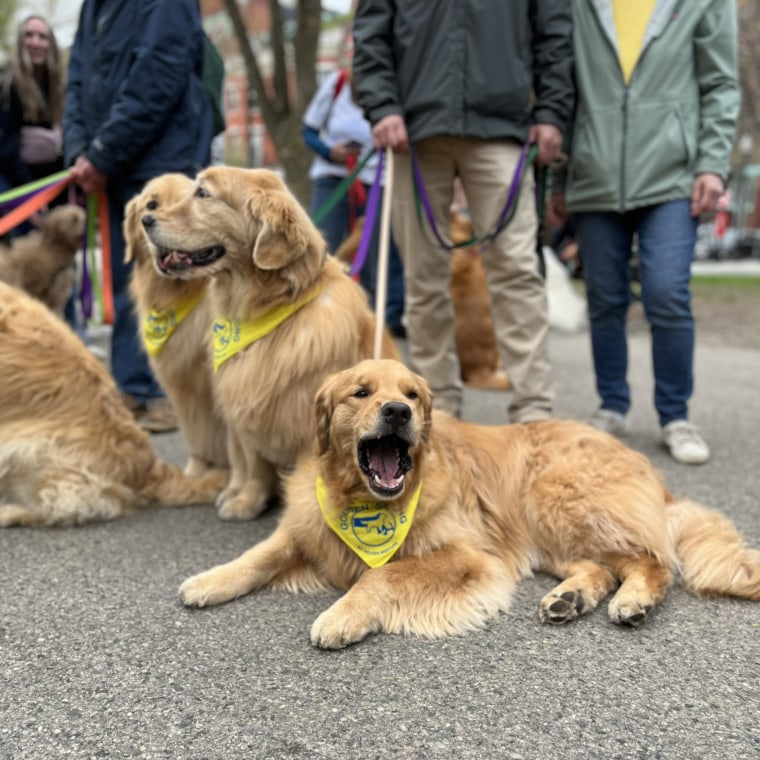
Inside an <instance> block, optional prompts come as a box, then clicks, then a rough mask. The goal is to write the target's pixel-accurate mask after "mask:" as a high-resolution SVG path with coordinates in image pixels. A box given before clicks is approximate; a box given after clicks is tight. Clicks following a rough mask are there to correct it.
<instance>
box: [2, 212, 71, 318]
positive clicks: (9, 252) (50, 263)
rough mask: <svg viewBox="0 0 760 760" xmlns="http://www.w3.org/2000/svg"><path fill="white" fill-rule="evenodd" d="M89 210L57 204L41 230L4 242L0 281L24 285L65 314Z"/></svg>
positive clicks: (45, 219)
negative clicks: (9, 242)
mask: <svg viewBox="0 0 760 760" xmlns="http://www.w3.org/2000/svg"><path fill="white" fill-rule="evenodd" d="M85 221H86V217H85V213H84V211H83V210H82V209H81V208H79V206H74V205H65V206H56V207H55V208H54V209H52V210H51V211H50V212H49V213H47V214H45V216H44V217H43V218H42V222H41V225H40V229H38V230H32V232H30V233H28V234H27V235H24V236H23V237H19V238H16V239H15V240H13V243H12V245H10V246H7V245H0V280H2V281H3V282H6V283H8V284H9V285H13V286H14V287H16V288H20V289H21V290H23V291H24V292H26V293H28V294H29V295H30V296H33V297H34V298H36V299H38V300H39V301H42V302H43V303H44V304H45V305H46V306H47V307H48V308H49V309H50V310H51V311H52V312H54V313H55V314H57V315H58V316H59V317H61V318H62V317H63V310H64V308H65V306H66V303H67V302H68V300H69V298H70V297H71V292H72V288H73V287H74V277H75V270H74V257H75V256H76V253H77V251H78V250H79V249H80V248H81V246H82V236H83V235H84V229H85Z"/></svg>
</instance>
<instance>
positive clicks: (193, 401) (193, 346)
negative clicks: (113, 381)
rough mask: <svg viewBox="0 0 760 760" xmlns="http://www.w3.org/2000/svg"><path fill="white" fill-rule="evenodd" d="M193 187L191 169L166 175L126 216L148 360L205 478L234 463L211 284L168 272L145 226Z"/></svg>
mask: <svg viewBox="0 0 760 760" xmlns="http://www.w3.org/2000/svg"><path fill="white" fill-rule="evenodd" d="M191 187H192V180H191V179H190V178H189V177H186V176H185V175H184V174H164V175H163V176H161V177H157V178H156V179H153V180H151V181H150V182H148V183H147V184H146V185H145V187H144V188H143V190H142V192H141V193H140V194H139V195H137V196H135V197H134V198H133V199H132V200H131V201H129V203H128V204H127V207H126V211H125V215H124V240H125V243H126V248H125V254H124V258H125V261H134V262H135V263H134V267H133V269H132V275H131V280H130V285H129V291H130V295H131V296H132V300H133V302H134V304H135V307H136V309H137V315H138V319H139V321H140V327H141V337H142V341H143V346H144V347H145V350H146V352H147V354H148V361H149V363H150V366H151V367H152V369H153V372H154V373H155V375H156V378H157V379H158V382H159V383H160V385H161V387H162V388H163V389H164V391H166V395H167V396H168V397H169V400H170V401H171V404H172V407H173V409H174V412H175V414H176V415H177V423H178V425H179V429H180V432H181V433H182V435H183V436H184V438H185V442H186V443H187V448H188V455H189V457H188V461H187V465H186V466H185V472H186V473H187V474H188V475H196V476H197V475H201V474H203V473H204V472H205V471H206V470H207V469H210V468H222V469H227V468H228V467H229V459H228V457H227V428H226V425H225V424H224V420H223V418H222V416H221V414H220V413H219V412H218V411H217V409H216V406H215V404H214V400H213V387H212V375H213V371H212V366H211V352H212V340H211V337H212V336H211V321H212V320H211V314H210V312H209V307H208V302H207V300H206V290H207V285H208V281H207V280H205V279H195V280H181V279H177V278H171V277H166V276H164V275H161V274H160V273H159V271H158V269H157V267H156V263H155V262H156V256H155V251H154V249H153V247H152V245H151V243H150V241H149V240H148V238H147V236H146V234H145V230H144V228H143V225H142V218H143V216H144V215H145V214H150V213H153V212H154V211H156V210H158V209H160V208H164V207H167V206H171V205H173V204H174V203H177V201H179V200H181V199H182V197H183V196H185V195H187V194H189V191H190V188H191Z"/></svg>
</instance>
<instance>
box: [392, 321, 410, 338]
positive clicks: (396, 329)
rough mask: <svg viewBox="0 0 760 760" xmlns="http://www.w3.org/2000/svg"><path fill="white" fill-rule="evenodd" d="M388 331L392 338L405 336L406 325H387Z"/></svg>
mask: <svg viewBox="0 0 760 760" xmlns="http://www.w3.org/2000/svg"><path fill="white" fill-rule="evenodd" d="M388 332H389V333H390V334H391V335H392V336H393V337H394V338H406V327H404V325H402V324H398V325H388Z"/></svg>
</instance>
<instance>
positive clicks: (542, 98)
mask: <svg viewBox="0 0 760 760" xmlns="http://www.w3.org/2000/svg"><path fill="white" fill-rule="evenodd" d="M530 22H531V27H532V30H533V90H534V93H535V98H536V103H535V107H534V109H533V120H534V122H535V123H536V124H542V125H543V124H547V125H553V126H554V127H556V128H557V129H558V130H559V132H560V133H562V134H564V133H565V132H566V131H567V128H568V124H569V121H570V116H571V114H572V112H573V108H574V104H575V85H574V82H573V18H572V12H571V8H570V3H569V2H568V1H567V0H533V2H532V3H531V19H530Z"/></svg>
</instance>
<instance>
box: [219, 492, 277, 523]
mask: <svg viewBox="0 0 760 760" xmlns="http://www.w3.org/2000/svg"><path fill="white" fill-rule="evenodd" d="M225 493H226V492H223V493H222V496H224V494H225ZM222 496H220V497H219V498H218V499H217V501H216V513H217V515H218V517H219V518H220V519H221V520H253V518H254V517H258V516H259V515H260V514H261V513H262V512H263V511H264V510H265V509H266V506H267V502H266V500H265V501H263V502H259V501H256V502H253V503H252V502H251V501H250V500H249V499H248V498H246V496H245V495H244V494H243V493H241V492H236V493H233V494H231V495H230V496H229V497H227V498H225V499H223V498H222Z"/></svg>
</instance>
